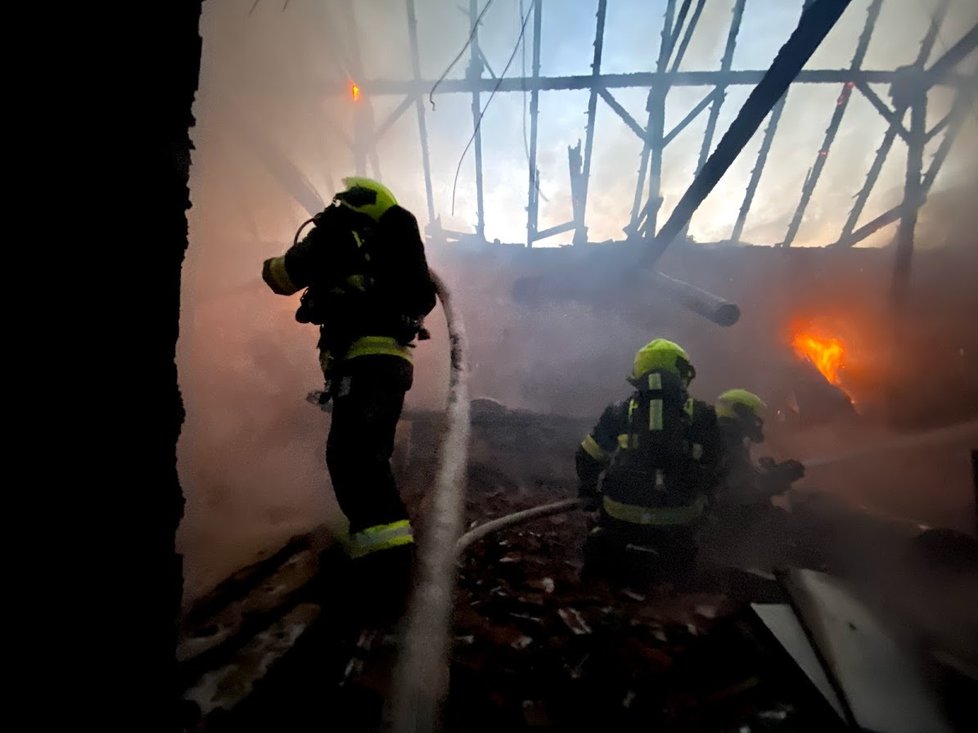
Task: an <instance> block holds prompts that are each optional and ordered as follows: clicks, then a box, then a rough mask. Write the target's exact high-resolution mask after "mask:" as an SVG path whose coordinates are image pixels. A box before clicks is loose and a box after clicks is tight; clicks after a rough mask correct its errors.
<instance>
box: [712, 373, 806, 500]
mask: <svg viewBox="0 0 978 733" xmlns="http://www.w3.org/2000/svg"><path fill="white" fill-rule="evenodd" d="M766 407H767V405H765V404H764V401H763V400H762V399H761V398H760V397H758V396H757V395H756V394H754V393H753V392H748V391H747V390H746V389H730V390H727V391H726V392H724V393H723V394H721V395H720V396H719V397H718V398H717V402H716V413H717V418H718V420H719V424H720V432H721V433H722V435H723V459H722V468H721V473H722V479H721V484H722V486H721V490H720V493H719V495H720V497H721V499H722V501H723V502H724V503H726V504H740V505H757V504H764V505H769V504H770V500H771V498H773V497H775V496H777V495H779V494H782V493H784V492H785V491H787V490H788V489H789V488H791V484H792V483H794V482H795V481H797V480H798V479H800V478H802V477H803V476H804V475H805V466H804V465H803V464H802V463H800V462H798V461H795V460H788V461H784V462H783V463H775V462H774V460H773V459H771V458H761V459H760V460H759V461H758V465H756V466H755V465H754V463H753V461H752V460H751V455H750V451H751V446H752V445H756V444H758V443H763V442H764V410H765V409H766Z"/></svg>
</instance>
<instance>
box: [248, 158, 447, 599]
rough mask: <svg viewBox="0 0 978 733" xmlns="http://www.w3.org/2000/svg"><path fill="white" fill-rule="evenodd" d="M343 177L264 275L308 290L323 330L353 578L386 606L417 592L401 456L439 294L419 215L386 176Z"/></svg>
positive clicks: (333, 469) (276, 284)
mask: <svg viewBox="0 0 978 733" xmlns="http://www.w3.org/2000/svg"><path fill="white" fill-rule="evenodd" d="M343 182H344V185H345V189H344V190H343V191H341V192H340V193H338V194H336V196H335V198H334V199H333V201H332V203H331V204H330V206H328V207H327V208H326V209H325V210H323V211H322V212H320V213H319V214H317V215H316V216H314V217H313V218H312V219H311V220H310V221H308V222H306V223H305V224H303V226H302V227H300V229H299V232H297V233H296V237H295V241H294V242H293V244H292V247H290V248H289V250H288V251H287V252H286V253H285V254H284V255H282V256H280V257H273V258H270V259H268V260H266V261H265V262H264V266H263V269H262V278H263V279H264V280H265V282H266V283H267V284H268V286H269V287H270V288H271V289H272V291H273V292H275V293H277V294H279V295H293V294H295V293H297V292H299V291H300V290H303V289H304V293H303V295H302V297H301V301H300V306H299V308H298V310H297V312H296V320H298V321H299V322H301V323H310V324H313V325H315V326H317V327H318V328H319V332H320V335H319V342H318V348H319V352H320V365H321V366H322V369H323V376H324V378H325V381H326V390H325V392H324V393H323V394H324V395H325V397H324V399H325V400H327V401H328V400H329V399H332V401H333V409H332V423H331V426H330V432H329V438H328V441H327V445H326V463H327V466H328V468H329V474H330V478H331V479H332V484H333V491H334V492H335V494H336V499H337V502H338V504H339V506H340V508H341V509H342V511H343V512H344V514H346V517H347V519H348V520H349V531H350V544H349V554H350V556H351V557H352V558H353V562H354V567H355V568H356V569H357V572H354V573H353V575H354V577H358V578H361V579H362V581H363V582H362V585H363V590H364V593H365V594H366V595H371V594H376V595H377V599H376V600H377V605H378V606H381V605H384V604H385V603H386V602H387V600H388V599H389V598H394V599H395V600H400V599H401V598H402V597H403V596H404V595H406V592H407V590H408V588H409V585H408V583H409V580H410V576H411V571H412V568H413V561H414V545H413V542H414V539H413V533H412V528H411V524H410V521H409V518H408V513H407V511H406V509H405V506H404V504H403V502H402V501H401V498H400V495H399V492H398V488H397V485H396V482H395V479H394V475H393V473H392V471H391V465H390V458H391V454H392V452H393V447H394V431H395V428H396V426H397V422H398V420H399V418H400V415H401V410H402V408H403V405H404V396H405V393H406V392H407V391H408V390H409V389H410V388H411V384H412V381H413V376H414V371H413V365H412V360H411V351H412V348H413V347H414V342H415V340H416V339H418V338H419V337H420V338H426V337H427V332H426V331H425V330H424V327H423V319H424V317H425V316H426V315H427V314H428V313H429V312H431V310H432V309H433V308H434V305H435V288H434V284H433V282H432V279H431V276H430V273H429V271H428V264H427V261H426V258H425V251H424V243H423V242H422V239H421V234H420V232H419V230H418V224H417V221H416V219H415V217H414V215H413V214H412V213H411V212H409V211H408V210H406V209H404V208H402V207H401V206H399V205H398V203H397V200H396V199H395V198H394V194H393V193H391V191H390V190H389V189H388V188H387V187H386V186H384V185H382V184H380V183H378V182H377V181H373V180H371V179H368V178H345V179H344V180H343ZM309 223H312V224H313V227H312V229H310V230H309V232H308V234H306V236H305V237H304V238H303V239H302V240H301V241H300V240H299V235H300V233H301V232H302V230H303V228H304V227H305V226H306V224H309ZM385 594H387V595H386V596H385Z"/></svg>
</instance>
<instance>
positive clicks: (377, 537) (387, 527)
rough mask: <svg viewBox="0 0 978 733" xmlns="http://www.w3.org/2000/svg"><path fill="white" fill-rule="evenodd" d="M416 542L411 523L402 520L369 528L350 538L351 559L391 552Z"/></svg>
mask: <svg viewBox="0 0 978 733" xmlns="http://www.w3.org/2000/svg"><path fill="white" fill-rule="evenodd" d="M412 542H414V535H413V533H412V532H411V522H409V521H408V520H407V519H401V520H399V521H397V522H391V523H390V524H378V525H376V526H374V527H367V528H366V529H364V530H361V531H360V532H357V533H356V534H354V535H352V536H351V537H350V557H363V556H364V555H369V554H370V553H372V552H379V551H380V550H390V549H391V548H394V547H399V546H401V545H409V544H411V543H412Z"/></svg>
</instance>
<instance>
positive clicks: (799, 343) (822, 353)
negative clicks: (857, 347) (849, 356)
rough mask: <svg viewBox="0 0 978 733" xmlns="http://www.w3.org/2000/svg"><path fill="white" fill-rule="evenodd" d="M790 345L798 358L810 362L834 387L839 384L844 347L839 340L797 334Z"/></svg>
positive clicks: (808, 334)
mask: <svg viewBox="0 0 978 733" xmlns="http://www.w3.org/2000/svg"><path fill="white" fill-rule="evenodd" d="M791 345H792V346H793V347H794V349H795V353H796V354H798V356H800V357H802V358H804V359H808V360H809V361H811V362H812V364H814V365H815V367H816V368H817V369H818V370H819V371H820V372H821V373H822V375H823V376H824V377H825V378H826V379H827V380H829V382H830V383H832V384H834V385H836V386H838V385H839V384H841V380H840V379H839V370H840V369H841V368H842V358H843V357H844V356H845V347H844V346H843V345H842V342H841V341H839V339H837V338H820V337H818V336H813V335H812V334H810V333H798V334H795V337H794V338H793V339H792V341H791Z"/></svg>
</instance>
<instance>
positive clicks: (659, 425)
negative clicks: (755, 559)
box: [577, 372, 721, 527]
mask: <svg viewBox="0 0 978 733" xmlns="http://www.w3.org/2000/svg"><path fill="white" fill-rule="evenodd" d="M638 386H639V388H638V389H637V390H636V392H635V393H633V394H632V396H631V397H629V398H628V399H626V400H622V401H620V402H616V403H614V404H612V405H610V406H609V407H607V408H606V409H605V411H604V413H603V414H602V415H601V418H600V419H599V420H598V423H597V425H596V426H595V427H594V429H593V430H592V431H591V433H590V434H588V435H587V436H586V437H585V438H584V441H583V442H582V443H581V445H580V447H579V448H578V451H577V473H578V478H579V481H580V484H579V491H580V494H581V495H582V496H584V497H589V498H593V499H595V500H596V501H597V502H598V503H599V506H600V508H601V512H602V515H603V516H605V517H609V518H611V519H613V520H617V521H620V522H625V523H628V524H631V525H644V526H650V527H669V526H679V525H689V524H691V523H693V522H695V521H696V520H697V519H698V518H699V517H700V515H701V514H702V513H703V510H704V509H705V507H706V505H707V503H708V501H709V500H710V498H711V494H712V492H713V490H714V488H715V486H716V482H717V478H718V469H719V459H720V452H721V438H720V434H719V428H718V424H717V417H716V413H715V412H714V410H713V408H712V407H710V406H709V405H707V404H706V403H705V402H701V401H699V400H696V399H694V398H692V397H690V396H689V395H688V394H687V393H686V390H685V387H684V386H683V385H682V383H681V382H679V380H678V378H674V376H673V375H671V374H670V373H668V372H652V373H650V374H648V375H644V376H643V377H642V379H641V383H640V384H639V385H638Z"/></svg>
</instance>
